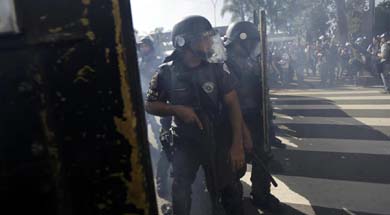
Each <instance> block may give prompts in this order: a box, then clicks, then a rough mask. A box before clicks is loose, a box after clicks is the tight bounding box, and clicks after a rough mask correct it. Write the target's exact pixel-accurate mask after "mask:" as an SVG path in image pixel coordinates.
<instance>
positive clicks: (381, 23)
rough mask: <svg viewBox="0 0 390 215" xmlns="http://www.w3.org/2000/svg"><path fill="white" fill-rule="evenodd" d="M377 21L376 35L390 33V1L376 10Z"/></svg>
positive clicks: (379, 5) (382, 3)
mask: <svg viewBox="0 0 390 215" xmlns="http://www.w3.org/2000/svg"><path fill="white" fill-rule="evenodd" d="M375 20H376V21H375V26H374V33H375V34H381V33H384V32H390V22H389V20H390V0H386V1H384V2H381V3H380V4H378V6H377V7H376V8H375Z"/></svg>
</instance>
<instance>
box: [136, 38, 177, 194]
mask: <svg viewBox="0 0 390 215" xmlns="http://www.w3.org/2000/svg"><path fill="white" fill-rule="evenodd" d="M138 52H139V56H140V59H139V67H140V71H141V86H142V91H143V94H144V95H146V91H147V89H148V88H149V87H148V83H149V82H150V80H151V79H152V76H153V74H154V72H155V71H156V69H157V68H158V66H159V65H160V64H161V63H162V59H161V58H160V57H159V56H157V54H156V49H155V44H154V41H153V39H152V37H151V36H145V37H143V38H141V40H140V42H139V43H138ZM146 119H147V122H148V124H150V125H151V127H152V131H153V133H154V134H155V135H157V133H159V139H160V142H161V143H162V145H163V149H165V150H169V149H166V148H164V146H166V145H167V144H169V143H167V142H169V141H170V139H171V138H170V132H169V129H170V127H171V121H172V119H171V117H163V118H160V124H161V128H160V129H159V125H158V124H157V121H156V119H155V117H154V116H152V115H149V114H148V115H147V116H146ZM155 139H157V137H156V138H155ZM152 153H153V151H152ZM167 155H168V156H169V154H167V153H165V151H160V152H155V153H153V154H152V158H157V157H159V158H158V160H157V161H154V162H153V163H156V162H157V165H155V166H156V184H157V193H158V194H159V196H160V197H161V198H165V199H168V193H169V192H168V174H169V166H170V163H169V159H168V156H167Z"/></svg>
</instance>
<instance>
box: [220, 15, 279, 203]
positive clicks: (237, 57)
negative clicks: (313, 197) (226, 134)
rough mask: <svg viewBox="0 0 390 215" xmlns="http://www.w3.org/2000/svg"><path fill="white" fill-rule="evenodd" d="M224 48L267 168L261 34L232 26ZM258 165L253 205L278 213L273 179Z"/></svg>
mask: <svg viewBox="0 0 390 215" xmlns="http://www.w3.org/2000/svg"><path fill="white" fill-rule="evenodd" d="M225 45H226V48H227V53H228V60H227V62H226V64H227V65H228V66H229V69H230V70H231V71H232V73H233V74H234V75H235V76H236V77H237V79H238V80H239V84H238V88H237V94H238V97H239V100H240V106H241V110H242V114H243V118H244V122H245V124H246V126H247V127H248V128H249V131H250V133H251V137H252V141H253V148H254V149H253V150H254V152H253V153H256V155H258V157H259V158H260V159H262V161H263V163H264V164H268V163H269V161H270V160H271V157H272V155H271V150H270V146H267V145H264V138H263V137H264V136H263V135H264V134H263V129H262V127H261V121H262V120H263V119H262V116H261V109H262V107H261V104H262V94H261V92H262V86H261V82H260V80H261V67H260V54H261V48H260V34H259V32H258V30H257V28H256V26H255V25H254V24H253V23H250V22H237V23H233V24H231V25H230V26H229V27H228V30H227V33H226V41H225ZM270 109H271V108H270ZM270 115H271V117H269V118H270V119H272V113H270ZM269 123H271V122H269ZM270 127H271V128H272V126H270ZM265 135H269V134H265ZM270 140H271V141H272V140H275V137H272V136H271V137H270ZM259 162H261V161H259V160H256V159H253V160H252V175H251V181H252V192H251V195H252V199H253V203H254V205H256V206H258V207H259V208H263V209H269V210H278V209H279V205H280V202H279V200H278V199H277V198H276V197H274V196H273V195H272V194H271V193H270V187H271V183H270V178H269V177H267V174H266V173H265V171H264V169H263V168H262V167H261V165H260V163H259Z"/></svg>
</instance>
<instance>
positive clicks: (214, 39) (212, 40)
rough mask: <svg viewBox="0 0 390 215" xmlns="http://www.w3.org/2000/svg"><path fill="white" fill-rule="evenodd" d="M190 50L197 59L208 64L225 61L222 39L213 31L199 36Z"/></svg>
mask: <svg viewBox="0 0 390 215" xmlns="http://www.w3.org/2000/svg"><path fill="white" fill-rule="evenodd" d="M191 48H192V50H193V51H194V52H195V53H196V54H197V55H198V56H199V57H201V58H202V59H204V60H206V61H207V62H209V63H223V62H224V61H226V59H227V55H226V48H225V46H224V44H223V41H222V38H221V36H220V34H219V33H218V32H217V31H215V30H211V31H207V32H205V33H203V34H201V35H199V36H198V38H197V39H196V40H195V41H194V42H193V45H192V47H191Z"/></svg>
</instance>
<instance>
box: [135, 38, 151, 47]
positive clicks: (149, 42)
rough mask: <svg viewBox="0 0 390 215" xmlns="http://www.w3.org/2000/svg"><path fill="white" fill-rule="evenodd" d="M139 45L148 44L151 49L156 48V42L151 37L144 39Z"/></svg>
mask: <svg viewBox="0 0 390 215" xmlns="http://www.w3.org/2000/svg"><path fill="white" fill-rule="evenodd" d="M138 44H146V45H148V46H150V48H154V41H153V39H152V37H151V36H145V37H142V38H141V40H140V41H139V43H138Z"/></svg>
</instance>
